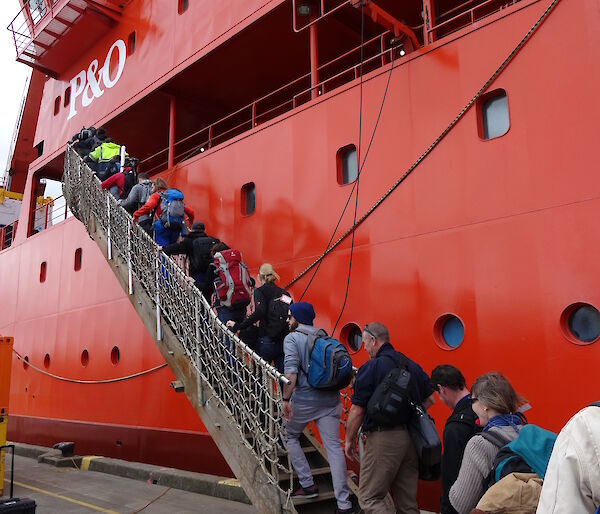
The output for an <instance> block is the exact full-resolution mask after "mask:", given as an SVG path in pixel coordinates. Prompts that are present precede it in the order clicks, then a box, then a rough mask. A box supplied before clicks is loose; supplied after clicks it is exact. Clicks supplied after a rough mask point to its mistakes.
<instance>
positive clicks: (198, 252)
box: [190, 236, 219, 272]
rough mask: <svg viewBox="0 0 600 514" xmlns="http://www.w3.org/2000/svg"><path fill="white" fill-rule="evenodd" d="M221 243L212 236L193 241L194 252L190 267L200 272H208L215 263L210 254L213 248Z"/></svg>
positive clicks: (197, 238) (196, 238)
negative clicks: (209, 267) (211, 264)
mask: <svg viewBox="0 0 600 514" xmlns="http://www.w3.org/2000/svg"><path fill="white" fill-rule="evenodd" d="M218 242H219V240H218V239H215V238H214V237H210V236H202V237H195V238H194V239H192V247H193V251H192V254H191V255H190V267H191V268H193V269H195V270H198V271H203V272H205V271H207V270H208V266H209V265H210V263H211V262H212V261H213V258H212V256H211V254H210V250H211V248H212V247H213V246H214V245H216V244H217V243H218Z"/></svg>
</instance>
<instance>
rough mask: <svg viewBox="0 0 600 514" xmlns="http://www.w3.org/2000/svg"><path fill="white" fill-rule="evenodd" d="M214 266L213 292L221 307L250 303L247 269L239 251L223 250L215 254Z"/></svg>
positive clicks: (249, 283)
mask: <svg viewBox="0 0 600 514" xmlns="http://www.w3.org/2000/svg"><path fill="white" fill-rule="evenodd" d="M214 264H215V268H217V269H216V275H217V278H216V279H215V291H216V293H217V296H218V297H219V301H220V302H221V305H226V306H227V307H231V306H232V305H236V304H238V303H246V304H247V303H249V302H250V290H251V282H250V275H249V274H248V268H247V267H246V265H245V264H244V262H243V261H242V254H241V252H240V251H239V250H223V251H222V252H217V253H215V256H214Z"/></svg>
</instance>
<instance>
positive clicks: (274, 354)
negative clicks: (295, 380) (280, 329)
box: [256, 336, 283, 373]
mask: <svg viewBox="0 0 600 514" xmlns="http://www.w3.org/2000/svg"><path fill="white" fill-rule="evenodd" d="M256 353H258V355H260V356H261V357H262V358H263V359H264V360H266V361H267V362H268V363H269V364H271V363H273V366H275V368H277V371H279V373H283V343H281V342H275V341H273V340H272V339H271V338H270V337H269V336H262V337H259V338H258V344H257V349H256Z"/></svg>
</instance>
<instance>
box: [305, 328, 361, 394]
mask: <svg viewBox="0 0 600 514" xmlns="http://www.w3.org/2000/svg"><path fill="white" fill-rule="evenodd" d="M298 332H300V333H302V334H304V335H306V336H307V337H308V370H307V371H305V373H306V378H307V379H308V383H309V384H310V386H311V387H314V388H315V389H321V390H323V391H339V390H340V389H344V388H345V387H347V386H348V385H349V384H350V381H351V380H352V359H351V358H350V354H349V353H348V350H347V349H346V347H345V346H344V345H343V344H342V343H340V342H339V341H338V340H337V339H334V338H333V337H329V336H328V335H327V332H325V331H324V330H319V331H318V332H317V333H316V334H308V333H306V332H302V331H301V330H299V331H298Z"/></svg>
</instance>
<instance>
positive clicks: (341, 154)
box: [336, 145, 358, 186]
mask: <svg viewBox="0 0 600 514" xmlns="http://www.w3.org/2000/svg"><path fill="white" fill-rule="evenodd" d="M336 161H337V181H338V184H339V185H340V186H343V185H344V184H351V183H352V182H354V181H355V180H356V178H357V177H358V157H357V154H356V146H355V145H347V146H344V147H342V148H340V149H339V150H338V151H337V155H336Z"/></svg>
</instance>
